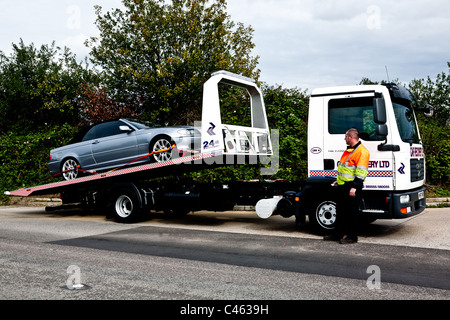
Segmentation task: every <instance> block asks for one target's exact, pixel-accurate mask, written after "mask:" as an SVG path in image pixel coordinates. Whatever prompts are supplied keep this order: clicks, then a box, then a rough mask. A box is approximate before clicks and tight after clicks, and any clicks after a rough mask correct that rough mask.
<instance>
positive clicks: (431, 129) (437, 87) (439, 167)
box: [409, 62, 450, 187]
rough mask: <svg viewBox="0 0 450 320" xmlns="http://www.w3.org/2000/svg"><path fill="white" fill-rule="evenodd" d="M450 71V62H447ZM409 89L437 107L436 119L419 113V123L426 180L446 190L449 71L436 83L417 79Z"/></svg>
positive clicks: (449, 143)
mask: <svg viewBox="0 0 450 320" xmlns="http://www.w3.org/2000/svg"><path fill="white" fill-rule="evenodd" d="M447 66H448V67H449V71H450V62H448V63H447ZM409 88H410V90H411V91H412V92H414V94H415V95H416V97H417V99H418V100H419V101H420V102H421V103H422V104H425V103H427V104H431V105H432V106H433V107H434V108H435V112H434V116H433V117H432V118H426V117H424V116H423V115H422V114H420V113H418V114H417V118H418V124H419V129H420V132H421V136H422V140H423V143H424V146H425V154H426V156H427V181H428V182H429V183H431V184H434V185H438V186H442V187H445V186H446V185H447V186H448V183H449V182H450V180H449V177H450V166H449V165H448V164H449V163H450V128H449V126H450V72H449V73H448V74H446V73H445V72H442V73H440V74H438V75H437V76H436V80H432V79H431V78H430V77H428V78H427V79H426V80H425V79H415V80H413V81H412V82H411V83H410V84H409Z"/></svg>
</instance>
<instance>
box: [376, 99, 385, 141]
mask: <svg viewBox="0 0 450 320" xmlns="http://www.w3.org/2000/svg"><path fill="white" fill-rule="evenodd" d="M373 120H374V121H375V123H378V124H385V123H386V105H385V103H384V99H383V98H375V99H373ZM386 129H387V128H386ZM386 135H387V134H386Z"/></svg>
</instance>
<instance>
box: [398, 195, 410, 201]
mask: <svg viewBox="0 0 450 320" xmlns="http://www.w3.org/2000/svg"><path fill="white" fill-rule="evenodd" d="M410 201H411V197H410V196H409V194H407V195H403V196H400V203H409V202H410Z"/></svg>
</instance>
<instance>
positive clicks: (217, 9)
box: [86, 0, 260, 125]
mask: <svg viewBox="0 0 450 320" xmlns="http://www.w3.org/2000/svg"><path fill="white" fill-rule="evenodd" d="M123 4H124V6H125V10H124V11H122V10H120V9H115V10H114V11H112V12H107V13H106V14H102V11H101V7H99V6H97V7H96V14H97V20H96V25H97V27H98V28H99V30H100V37H98V38H91V39H90V40H89V41H87V42H86V44H87V46H88V47H90V48H91V55H92V57H93V58H92V61H93V62H94V63H95V64H96V65H98V66H100V67H101V69H102V70H103V71H104V73H105V75H106V79H107V80H106V84H107V88H108V90H107V91H108V94H109V95H110V96H111V97H112V98H113V99H114V100H116V101H120V102H122V103H126V104H129V105H132V104H135V105H136V104H139V105H138V106H136V108H140V109H141V110H142V117H143V118H144V119H145V118H146V119H148V120H152V121H158V122H160V123H161V124H170V125H173V124H192V123H193V121H194V120H199V119H200V110H201V102H202V86H203V83H204V82H205V81H206V80H207V79H208V78H209V77H210V75H211V73H212V72H214V71H217V70H222V69H225V70H228V71H231V72H235V73H238V74H242V75H245V76H248V77H252V78H254V79H257V78H258V77H259V72H260V71H259V69H257V68H256V66H257V64H258V59H259V57H253V56H252V55H251V50H252V49H253V48H254V44H253V42H252V35H253V29H252V28H251V27H245V26H244V25H243V24H242V23H235V22H233V21H231V19H230V17H229V15H227V13H226V1H225V0H214V1H209V0H173V1H172V2H171V3H167V1H162V0H123Z"/></svg>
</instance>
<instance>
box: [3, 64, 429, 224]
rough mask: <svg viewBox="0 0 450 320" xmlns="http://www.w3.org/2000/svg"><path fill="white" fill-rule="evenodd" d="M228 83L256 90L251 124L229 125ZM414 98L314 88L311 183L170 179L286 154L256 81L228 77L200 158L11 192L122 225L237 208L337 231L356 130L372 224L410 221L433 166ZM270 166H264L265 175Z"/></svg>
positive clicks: (206, 104) (213, 82)
mask: <svg viewBox="0 0 450 320" xmlns="http://www.w3.org/2000/svg"><path fill="white" fill-rule="evenodd" d="M219 84H225V85H230V86H236V87H240V88H244V89H245V90H246V91H247V92H248V94H249V96H250V109H251V126H248V127H246V126H237V125H232V124H224V123H222V118H221V113H220V99H219ZM413 100H414V97H413V96H412V95H411V94H410V93H409V91H407V90H406V89H405V88H403V87H400V86H397V85H395V84H391V85H379V86H378V85H377V86H351V87H333V88H324V89H316V90H314V91H313V93H312V95H311V99H310V107H309V120H308V121H309V124H310V125H309V126H308V150H309V152H308V179H306V180H305V181H298V182H285V181H247V182H244V181H233V182H226V183H222V182H211V183H196V182H193V181H187V180H177V179H176V178H174V179H166V177H168V176H175V177H176V176H177V174H181V173H185V172H189V171H199V170H204V169H206V168H208V169H210V168H214V167H219V166H226V165H235V164H242V163H251V164H257V163H261V164H263V165H266V166H267V165H268V164H271V165H272V166H273V165H274V164H276V162H277V156H278V154H277V152H278V150H276V149H277V148H276V143H274V141H272V140H273V137H272V136H271V131H270V129H269V127H268V122H267V115H266V111H265V105H264V100H263V96H262V93H261V91H260V89H259V88H258V86H257V85H256V83H255V81H253V80H252V79H249V78H246V77H243V76H240V75H236V74H232V73H229V72H227V71H218V72H216V73H214V74H212V76H211V78H210V79H208V81H206V82H205V84H204V90H203V105H202V122H201V125H200V126H201V146H196V147H195V148H194V150H195V151H196V152H195V153H193V154H191V155H189V156H184V157H178V158H174V159H172V160H170V161H165V162H159V163H150V164H146V165H140V166H133V167H125V168H119V169H118V170H113V171H110V172H105V173H98V174H95V175H90V176H84V177H81V178H77V179H74V180H69V181H60V182H54V183H50V184H44V185H38V186H34V187H28V188H23V189H19V190H15V191H6V192H5V194H6V195H10V196H21V197H27V196H35V195H49V194H57V193H59V194H61V199H62V202H63V207H64V206H65V205H69V204H74V203H77V204H81V205H82V206H83V207H87V208H94V209H97V210H105V209H106V210H107V211H108V212H109V213H110V214H112V215H113V216H114V218H115V219H116V220H117V221H118V222H133V221H136V219H138V218H139V217H141V216H142V214H145V213H147V212H150V210H156V211H164V212H167V213H170V214H176V215H183V214H187V213H189V212H191V211H198V210H210V211H226V210H231V209H232V208H233V207H234V206H235V205H236V204H240V205H252V206H255V207H256V213H257V214H258V215H259V216H260V217H261V218H264V219H266V218H269V217H270V216H272V215H276V214H280V215H282V216H283V217H292V216H295V218H296V219H295V221H296V223H297V224H301V223H303V222H304V221H305V217H306V216H308V217H309V222H310V223H312V224H313V225H314V226H315V227H316V228H317V230H318V231H329V230H331V229H333V228H334V226H335V223H336V202H335V196H334V191H333V187H332V186H331V183H332V182H333V181H334V180H335V179H336V164H337V161H338V160H339V157H340V155H341V153H342V151H343V148H344V145H343V140H344V139H343V136H344V133H345V131H346V130H347V129H348V127H356V128H357V129H358V130H359V131H360V132H362V133H363V134H362V140H363V144H364V145H365V146H366V148H368V150H369V152H370V153H371V162H370V168H369V175H368V177H367V179H366V183H365V187H364V190H363V192H364V200H365V203H364V206H363V207H362V208H360V210H361V213H362V214H363V216H364V217H365V218H366V219H367V220H368V221H373V220H375V219H397V218H406V217H409V216H412V215H415V214H418V213H420V212H422V211H423V210H424V208H425V201H426V200H425V188H424V186H423V185H424V180H425V174H424V170H425V160H424V154H423V146H422V144H421V140H420V135H419V132H418V129H417V124H416V121H415V116H414V111H413V107H412V102H413ZM430 110H431V108H428V109H427V110H426V111H428V112H429V111H430ZM311 124H312V125H311ZM81 169H82V168H81ZM265 169H266V168H264V167H263V168H262V169H261V170H262V171H261V173H262V174H264V173H263V171H264V170H265ZM268 171H269V172H270V171H271V170H268ZM273 173H274V172H273V170H272V172H271V174H273Z"/></svg>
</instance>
